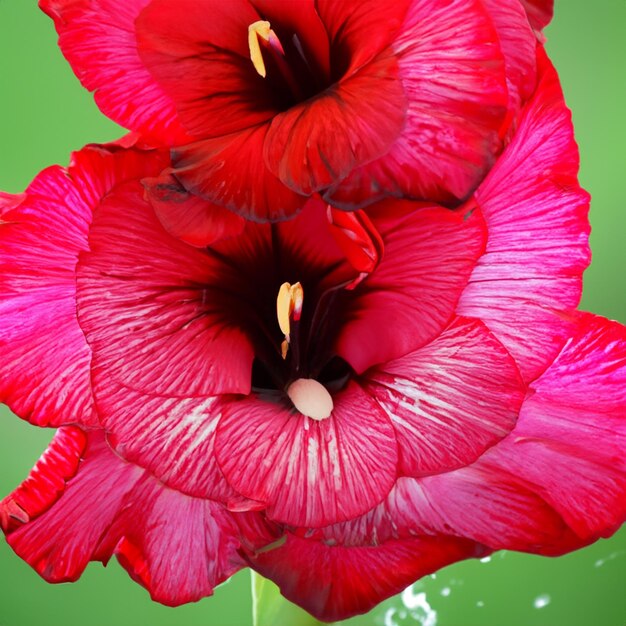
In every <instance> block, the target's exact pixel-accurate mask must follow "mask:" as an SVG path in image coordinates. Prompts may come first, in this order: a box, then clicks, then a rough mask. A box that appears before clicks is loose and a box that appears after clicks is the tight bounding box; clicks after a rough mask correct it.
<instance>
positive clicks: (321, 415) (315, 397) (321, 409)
mask: <svg viewBox="0 0 626 626" xmlns="http://www.w3.org/2000/svg"><path fill="white" fill-rule="evenodd" d="M287 395H288V396H289V399H290V400H291V401H292V402H293V405H294V406H295V407H296V409H297V410H298V411H300V413H302V415H306V416H307V417H310V418H311V419H314V420H318V421H320V420H324V419H326V418H328V417H330V414H331V413H332V411H333V399H332V397H331V395H330V394H329V393H328V390H327V389H326V387H324V385H322V383H319V382H318V381H317V380H315V379H314V378H298V380H295V381H294V382H292V383H291V385H289V387H287Z"/></svg>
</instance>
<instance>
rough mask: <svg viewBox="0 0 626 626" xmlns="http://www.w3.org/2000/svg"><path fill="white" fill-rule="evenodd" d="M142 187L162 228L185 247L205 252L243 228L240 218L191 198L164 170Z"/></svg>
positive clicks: (210, 204)
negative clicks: (209, 247)
mask: <svg viewBox="0 0 626 626" xmlns="http://www.w3.org/2000/svg"><path fill="white" fill-rule="evenodd" d="M142 183H143V185H144V186H145V187H146V194H147V198H148V200H149V202H150V204H151V205H152V208H153V209H154V211H155V213H156V214H157V217H158V218H159V221H160V222H161V224H162V225H163V228H165V230H166V231H167V232H168V233H169V234H170V235H172V236H173V237H176V238H177V239H182V240H183V241H184V242H185V243H188V244H190V245H192V246H196V247H198V248H204V247H206V246H208V245H210V244H212V243H214V242H216V241H218V240H219V239H223V238H225V237H233V236H235V235H239V234H240V233H241V231H242V230H243V228H244V225H245V220H244V219H243V218H242V217H239V216H238V215H235V213H233V212H232V211H229V210H228V209H225V208H223V207H221V206H219V205H217V204H212V203H211V202H208V201H207V200H204V199H203V198H200V197H198V196H194V195H192V194H190V193H189V192H188V191H186V190H185V188H184V187H182V185H181V184H180V183H179V182H178V181H177V180H176V178H175V177H174V176H172V175H171V174H169V173H168V172H167V170H166V171H165V172H163V173H162V174H161V176H159V177H158V178H149V179H144V180H143V181H142Z"/></svg>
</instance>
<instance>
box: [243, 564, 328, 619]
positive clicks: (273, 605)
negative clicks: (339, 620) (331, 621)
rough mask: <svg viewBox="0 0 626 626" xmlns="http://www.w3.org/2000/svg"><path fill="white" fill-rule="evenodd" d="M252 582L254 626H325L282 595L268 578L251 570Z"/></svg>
mask: <svg viewBox="0 0 626 626" xmlns="http://www.w3.org/2000/svg"><path fill="white" fill-rule="evenodd" d="M250 578H251V582H252V623H253V624H254V626H324V625H325V624H326V622H320V621H318V620H316V619H315V618H314V617H313V616H312V615H309V614H308V613H307V612H306V611H304V610H303V609H301V608H300V607H298V606H296V605H295V604H292V603H291V602H289V600H287V598H285V597H284V596H282V595H281V594H280V590H279V589H278V587H277V586H276V585H275V584H274V583H273V582H272V581H270V580H267V578H263V576H261V575H259V574H257V573H256V572H255V571H254V570H250Z"/></svg>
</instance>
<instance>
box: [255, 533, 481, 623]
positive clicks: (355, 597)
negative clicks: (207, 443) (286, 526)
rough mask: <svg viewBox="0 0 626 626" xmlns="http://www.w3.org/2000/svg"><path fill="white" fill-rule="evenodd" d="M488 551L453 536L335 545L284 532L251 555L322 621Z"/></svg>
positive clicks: (348, 614) (257, 566) (290, 596)
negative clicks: (277, 543)
mask: <svg viewBox="0 0 626 626" xmlns="http://www.w3.org/2000/svg"><path fill="white" fill-rule="evenodd" d="M484 554H486V551H485V550H484V549H483V548H482V547H481V546H478V545H476V544H474V543H472V542H469V541H463V540H460V539H457V538H451V537H445V536H437V537H427V536H423V537H414V538H410V539H405V540H400V541H388V542H385V543H383V544H381V545H379V546H375V547H352V548H347V547H342V546H333V545H332V543H330V542H322V541H311V540H307V539H301V538H299V537H297V536H295V535H292V534H287V542H286V543H285V544H284V545H282V546H281V547H279V548H276V549H274V550H269V551H267V552H263V553H260V554H258V555H254V556H252V557H251V563H252V566H253V567H254V569H256V570H257V571H258V572H259V573H261V574H262V575H263V576H266V577H267V578H269V579H270V580H273V581H274V582H275V583H276V584H277V585H278V586H279V587H280V590H281V592H282V594H283V595H284V596H285V597H286V598H287V599H288V600H290V601H291V602H294V603H295V604H298V605H300V606H301V607H302V608H304V609H306V610H307V611H309V613H312V614H313V615H314V616H315V617H316V618H317V619H320V620H323V621H336V620H342V619H345V618H348V617H352V616H353V615H357V614H359V613H365V612H367V611H369V610H370V609H371V608H372V607H374V606H375V605H376V604H378V603H379V602H382V601H383V600H384V599H386V598H389V597H390V596H392V595H394V594H396V593H400V591H402V590H404V589H406V587H408V586H409V585H410V584H411V583H412V582H414V581H415V580H417V579H418V578H421V577H422V576H426V575H427V574H430V573H432V572H434V571H435V570H437V569H439V568H441V567H443V566H445V565H448V564H449V563H453V562H455V561H459V560H461V559H467V558H472V557H478V556H484Z"/></svg>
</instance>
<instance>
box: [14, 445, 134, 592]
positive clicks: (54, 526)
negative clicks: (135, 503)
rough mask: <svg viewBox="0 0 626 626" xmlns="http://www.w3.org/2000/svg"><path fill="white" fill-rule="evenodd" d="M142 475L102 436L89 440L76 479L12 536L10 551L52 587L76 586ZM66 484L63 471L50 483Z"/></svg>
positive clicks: (73, 455)
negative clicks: (66, 584) (60, 584)
mask: <svg viewBox="0 0 626 626" xmlns="http://www.w3.org/2000/svg"><path fill="white" fill-rule="evenodd" d="M71 458H72V459H73V458H75V453H74V450H72V451H71ZM62 468H63V465H60V466H59V468H58V469H61V470H62ZM54 469H57V468H54ZM142 473H143V472H142V470H141V469H139V468H138V467H134V466H132V465H129V464H127V463H124V462H122V461H120V460H119V459H118V458H117V457H116V456H115V455H114V454H112V453H111V452H110V451H108V449H107V446H106V443H105V442H104V437H103V436H102V435H101V434H99V433H94V434H91V435H90V436H89V440H88V442H87V448H86V450H85V452H84V455H83V459H82V460H81V462H80V466H79V469H78V473H77V474H76V475H75V476H74V478H72V479H71V480H70V481H69V482H68V483H67V485H66V487H65V489H63V490H58V491H57V494H56V495H57V499H56V502H55V501H54V500H51V501H50V502H49V503H48V507H47V510H45V512H43V513H42V514H41V515H39V516H38V517H34V518H32V519H28V518H27V519H26V520H24V522H25V523H23V524H21V525H20V526H18V527H17V528H15V529H13V530H10V531H9V532H8V534H7V541H8V543H9V545H10V546H11V547H12V548H13V550H15V552H16V553H17V554H18V556H20V557H21V558H22V559H24V560H25V561H26V562H27V563H28V564H29V565H30V566H31V567H33V568H34V569H35V570H36V571H37V573H38V574H39V575H40V576H42V577H43V578H45V579H46V580H47V581H48V582H55V583H59V582H68V581H74V580H77V579H78V578H79V577H80V575H81V574H82V573H83V571H84V569H85V567H87V564H88V563H89V561H90V560H92V557H93V554H94V552H95V551H96V549H97V546H98V543H99V542H100V539H101V537H102V536H103V534H104V533H105V532H106V531H107V529H108V528H109V527H110V526H111V524H112V523H113V521H114V519H115V517H116V515H117V514H118V511H119V510H120V508H121V506H122V503H123V501H124V497H125V495H126V494H127V493H128V492H129V491H130V490H131V489H132V488H133V486H134V485H135V483H136V482H137V480H139V478H140V477H141V475H142ZM64 479H65V476H64V472H63V471H60V472H58V473H57V475H56V476H55V475H54V473H52V476H50V477H47V480H51V481H52V480H54V481H61V480H64Z"/></svg>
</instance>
